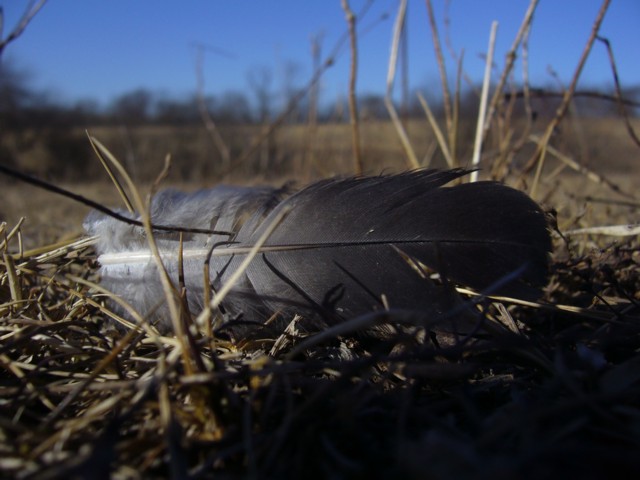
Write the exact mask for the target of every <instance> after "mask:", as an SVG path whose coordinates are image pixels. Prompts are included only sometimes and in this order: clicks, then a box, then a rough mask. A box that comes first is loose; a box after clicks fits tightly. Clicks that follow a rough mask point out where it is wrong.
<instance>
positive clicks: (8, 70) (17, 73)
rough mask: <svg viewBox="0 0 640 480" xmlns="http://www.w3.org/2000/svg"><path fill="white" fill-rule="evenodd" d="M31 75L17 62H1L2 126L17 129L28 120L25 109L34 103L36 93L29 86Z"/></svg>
mask: <svg viewBox="0 0 640 480" xmlns="http://www.w3.org/2000/svg"><path fill="white" fill-rule="evenodd" d="M30 80H31V78H30V75H29V74H28V73H27V72H26V71H25V70H21V69H19V68H18V67H17V66H16V65H15V63H13V62H11V61H8V60H7V59H3V60H2V61H1V62H0V127H2V129H16V128H20V127H21V126H23V125H24V123H25V122H27V121H28V115H26V111H25V109H26V108H28V107H30V106H31V105H32V104H34V103H35V102H34V100H35V94H34V93H33V91H32V90H31V88H30V87H29V83H30Z"/></svg>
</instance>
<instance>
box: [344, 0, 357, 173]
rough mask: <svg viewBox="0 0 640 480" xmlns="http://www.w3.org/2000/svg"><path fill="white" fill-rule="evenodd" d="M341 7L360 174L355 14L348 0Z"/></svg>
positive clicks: (355, 164) (354, 149) (352, 129)
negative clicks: (347, 35) (344, 23)
mask: <svg viewBox="0 0 640 480" xmlns="http://www.w3.org/2000/svg"><path fill="white" fill-rule="evenodd" d="M341 4H342V9H343V10H344V13H345V15H346V19H347V25H348V26H349V44H350V50H351V69H350V72H349V116H350V119H351V139H352V144H353V157H354V158H353V160H354V170H355V174H356V175H361V174H362V156H361V152H360V129H359V119H358V106H357V103H356V81H357V76H358V47H357V38H356V16H355V15H354V13H353V12H352V11H351V8H349V1H348V0H341Z"/></svg>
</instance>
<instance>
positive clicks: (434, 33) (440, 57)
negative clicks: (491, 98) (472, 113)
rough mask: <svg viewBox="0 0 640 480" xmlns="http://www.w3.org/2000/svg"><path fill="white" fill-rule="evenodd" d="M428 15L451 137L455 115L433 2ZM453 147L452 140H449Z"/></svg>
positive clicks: (427, 0) (428, 5)
mask: <svg viewBox="0 0 640 480" xmlns="http://www.w3.org/2000/svg"><path fill="white" fill-rule="evenodd" d="M426 4H427V13H428V15H429V25H430V27H431V37H432V38H433V48H434V50H435V52H436V58H437V60H438V70H439V71H440V82H441V83H442V99H443V103H444V115H445V120H446V125H447V132H448V133H449V134H450V135H451V132H452V131H453V115H452V114H451V93H450V92H449V82H448V79H447V70H446V68H445V65H444V57H443V55H442V47H441V46H440V37H439V35H438V26H437V24H436V19H435V15H434V14H433V6H432V5H431V0H426ZM449 145H451V139H449Z"/></svg>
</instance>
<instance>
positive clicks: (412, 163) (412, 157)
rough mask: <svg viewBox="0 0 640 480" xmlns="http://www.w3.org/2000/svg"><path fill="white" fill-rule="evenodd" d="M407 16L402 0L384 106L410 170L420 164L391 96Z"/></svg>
mask: <svg viewBox="0 0 640 480" xmlns="http://www.w3.org/2000/svg"><path fill="white" fill-rule="evenodd" d="M406 14H407V0H401V2H400V6H399V7H398V16H397V17H396V22H395V25H394V27H393V39H392V42H391V53H390V54H389V69H388V71H387V91H386V94H385V96H384V104H385V106H386V107H387V111H388V112H389V116H390V117H391V121H392V122H393V126H394V127H395V128H396V132H397V134H398V136H399V137H400V142H401V143H402V146H403V148H404V151H405V153H406V154H407V160H408V164H409V167H410V168H420V162H418V158H417V157H416V154H415V152H414V150H413V147H412V146H411V142H410V140H409V136H408V135H407V132H406V130H405V128H404V126H403V125H402V122H401V121H400V118H399V117H398V112H397V111H396V107H395V106H394V105H393V99H392V98H391V95H392V93H393V83H394V80H395V77H396V66H397V64H398V50H399V45H400V39H401V37H402V32H403V30H404V27H405V18H406Z"/></svg>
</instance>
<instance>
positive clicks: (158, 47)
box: [0, 0, 640, 104]
mask: <svg viewBox="0 0 640 480" xmlns="http://www.w3.org/2000/svg"><path fill="white" fill-rule="evenodd" d="M27 3H28V2H27V1H26V0H1V1H0V5H2V7H3V10H4V13H5V27H4V30H5V33H4V35H6V34H7V33H8V31H9V30H10V29H11V28H13V26H14V25H15V23H16V22H17V19H18V18H19V16H20V15H21V14H22V12H23V10H24V8H25V6H26V5H27ZM365 3H366V2H365V1H363V0H351V1H350V4H351V7H352V9H353V10H354V11H355V12H358V11H360V10H361V8H362V6H363V5H365ZM528 3H529V2H528V0H450V1H449V2H446V1H445V0H433V4H434V7H435V12H436V17H437V19H438V22H439V27H440V33H441V35H442V36H443V37H444V34H445V28H444V18H445V12H446V11H448V16H449V18H450V22H451V23H450V38H451V41H452V44H453V48H454V49H455V50H456V51H458V52H459V51H460V50H461V49H463V48H464V50H465V64H464V67H465V70H466V72H467V73H468V74H469V76H470V77H471V78H472V79H474V80H475V81H477V82H480V81H481V78H482V73H483V70H484V62H483V60H482V58H481V55H482V54H483V53H484V52H485V51H486V49H487V42H488V36H489V29H490V25H491V22H492V21H493V20H497V21H498V22H499V28H498V41H497V44H496V58H495V62H496V63H497V65H498V66H502V65H504V61H505V53H506V52H507V51H508V48H509V46H510V45H511V43H512V41H513V39H514V37H515V34H516V31H517V29H518V27H519V25H520V22H521V20H522V18H523V16H524V13H525V11H526V9H527V6H528ZM600 4H601V2H600V1H599V0H541V1H540V4H539V6H538V10H537V13H536V16H535V20H534V23H533V29H532V32H531V37H530V49H529V64H530V67H529V70H530V76H531V82H532V84H533V85H534V86H548V85H555V86H557V81H556V80H554V79H553V78H552V76H551V75H550V73H549V69H550V68H551V69H553V70H554V71H555V72H556V73H557V75H558V76H559V78H560V80H561V81H563V82H564V83H565V85H566V84H567V83H568V82H569V80H570V78H571V75H572V73H573V70H574V69H575V66H576V64H577V62H578V59H579V56H580V54H581V52H582V50H583V47H584V44H585V42H586V39H587V38H588V36H589V32H590V30H591V27H592V24H593V20H594V19H595V17H596V14H597V11H598V9H599V8H600ZM397 5H398V2H397V0H375V1H374V2H373V4H372V6H371V7H370V9H369V10H368V12H367V14H366V16H365V17H364V18H362V19H361V22H360V23H359V28H360V30H361V32H362V31H363V30H366V32H363V34H362V35H361V36H360V39H359V54H360V67H359V79H358V91H359V92H360V93H383V92H384V89H385V81H386V72H387V65H388V54H389V50H390V42H391V34H392V29H393V21H394V18H395V14H396V10H397ZM447 5H448V7H447ZM383 14H388V18H387V19H386V20H379V19H380V18H381V16H382V15H383ZM408 21H409V23H408V28H409V30H408V31H409V38H408V44H409V79H410V87H411V88H412V89H413V88H418V87H423V88H427V89H432V90H433V91H438V90H439V80H438V78H439V77H438V72H437V67H436V63H435V60H434V55H433V44H432V41H431V33H430V30H429V25H428V21H427V13H426V7H425V2H424V1H422V0H409V20H408ZM639 24H640V1H638V0H613V2H612V4H611V6H610V8H609V11H608V13H607V16H606V17H605V21H604V24H603V28H602V29H601V35H603V36H605V37H607V38H608V39H609V40H610V41H611V42H612V45H613V48H614V53H615V56H616V62H617V66H618V69H619V73H620V78H621V81H622V83H623V85H626V86H631V85H638V84H640V61H639V59H640V56H639V55H640V54H639V53H638V51H639V48H640V28H639V27H638V25H639ZM345 29H346V23H345V20H344V13H343V11H342V9H341V7H340V0H278V1H275V0H272V1H267V0H235V1H232V0H226V1H221V0H180V1H178V0H82V1H78V0H49V1H48V2H47V4H46V5H45V6H44V8H43V10H42V11H41V12H40V13H39V14H38V16H37V17H36V18H35V19H34V21H33V22H32V24H31V25H30V26H29V27H28V29H27V30H26V31H25V33H24V35H23V36H22V37H20V38H19V39H18V40H17V41H16V42H14V43H13V44H11V45H10V46H9V47H8V48H7V50H6V51H5V56H4V59H3V61H12V62H14V64H16V65H18V66H19V67H20V68H23V69H25V70H27V71H28V72H30V74H31V76H32V85H33V86H34V87H37V88H39V89H45V90H47V91H49V92H50V93H51V94H52V96H54V97H55V98H57V99H59V100H61V101H75V100H78V99H87V98H91V99H94V100H97V101H99V102H101V103H105V104H106V103H107V102H109V101H110V100H111V99H113V98H114V97H115V96H117V95H119V94H121V93H124V92H127V91H131V90H133V89H135V88H139V87H143V88H147V89H150V90H152V91H155V92H161V93H163V94H166V95H167V96H174V97H180V96H181V95H188V94H190V93H192V92H194V91H195V85H196V77H195V66H194V65H195V57H196V55H195V49H194V47H193V44H194V42H199V43H203V44H207V45H211V46H213V47H216V48H218V49H220V50H222V51H224V52H228V54H229V56H226V55H218V54H214V53H207V54H206V57H205V64H204V75H205V81H206V87H205V88H206V92H207V93H211V94H221V93H223V92H225V91H228V90H240V91H245V92H246V93H247V94H249V95H250V91H249V89H248V82H247V76H248V72H249V71H251V70H252V69H253V70H256V69H259V68H263V67H266V68H268V69H270V71H271V72H272V76H273V84H272V86H273V89H274V90H276V91H278V90H282V89H283V88H284V84H285V77H286V74H285V73H284V72H285V71H286V70H287V65H289V64H296V65H297V69H296V70H297V73H296V75H295V76H294V83H295V84H297V85H302V84H304V83H306V80H307V79H308V78H309V77H310V75H311V71H312V69H311V54H310V38H311V36H312V35H322V39H323V42H322V51H323V53H324V54H325V55H327V54H328V53H329V52H330V51H331V50H332V49H333V48H334V46H335V44H336V42H337V41H338V39H339V38H340V36H341V35H343V33H344V32H345ZM443 47H444V45H443ZM446 56H447V61H448V68H449V74H450V75H451V76H453V75H454V73H455V68H454V65H455V64H454V62H453V61H452V60H451V57H450V56H449V54H448V53H447V54H446ZM518 65H520V64H518ZM348 68H349V52H348V50H346V49H345V50H343V51H342V53H341V55H340V56H339V57H338V60H337V63H336V65H335V66H334V67H333V68H331V69H330V70H329V71H328V72H327V74H326V76H325V77H324V78H323V80H322V93H321V95H322V96H323V97H324V99H325V101H326V100H327V99H328V98H332V97H335V95H340V94H344V93H346V91H347V85H348ZM515 78H516V80H520V79H521V78H522V70H521V68H518V69H517V70H516V76H515ZM611 79H612V75H611V70H610V68H609V64H608V60H607V55H606V51H605V49H604V48H603V46H602V45H601V44H598V43H596V45H595V47H594V51H593V52H592V55H591V57H590V59H589V61H588V63H587V65H586V68H585V70H584V74H583V77H582V83H581V86H582V87H583V88H592V87H598V86H606V85H611V84H612V80H611Z"/></svg>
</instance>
